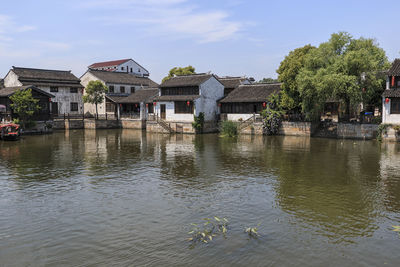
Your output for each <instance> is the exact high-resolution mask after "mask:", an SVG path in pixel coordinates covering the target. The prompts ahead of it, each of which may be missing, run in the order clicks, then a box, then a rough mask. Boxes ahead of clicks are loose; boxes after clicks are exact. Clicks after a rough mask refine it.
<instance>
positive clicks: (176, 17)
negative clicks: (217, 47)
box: [81, 0, 244, 43]
mask: <svg viewBox="0 0 400 267" xmlns="http://www.w3.org/2000/svg"><path fill="white" fill-rule="evenodd" d="M81 7H84V8H90V9H102V8H106V9H107V10H108V11H110V10H111V12H110V15H107V16H102V17H95V18H93V19H94V20H96V21H101V22H103V23H104V24H106V25H121V24H125V25H132V26H134V27H140V28H142V29H146V32H150V33H151V34H153V35H157V36H160V35H161V36H170V37H173V38H191V39H194V40H196V41H197V42H200V43H208V42H218V41H223V40H227V39H232V38H235V37H236V36H237V35H238V33H239V32H240V31H241V30H242V28H243V26H244V24H243V23H241V22H239V21H234V20H232V19H231V17H230V15H229V14H228V13H227V12H226V11H223V10H210V11H200V10H199V8H198V7H197V6H194V5H191V4H190V3H189V2H188V1H187V0H164V1H161V0H142V1H139V0H124V1H122V0H113V1H111V0H98V1H88V2H85V3H83V4H82V5H81ZM112 10H114V11H116V10H118V16H116V15H115V14H114V13H113V12H112Z"/></svg>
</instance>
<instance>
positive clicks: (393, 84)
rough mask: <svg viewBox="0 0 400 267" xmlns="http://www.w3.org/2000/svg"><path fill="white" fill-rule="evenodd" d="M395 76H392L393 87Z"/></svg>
mask: <svg viewBox="0 0 400 267" xmlns="http://www.w3.org/2000/svg"><path fill="white" fill-rule="evenodd" d="M394 79H395V78H394V76H392V87H394Z"/></svg>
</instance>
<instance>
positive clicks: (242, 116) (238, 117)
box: [226, 113, 253, 121]
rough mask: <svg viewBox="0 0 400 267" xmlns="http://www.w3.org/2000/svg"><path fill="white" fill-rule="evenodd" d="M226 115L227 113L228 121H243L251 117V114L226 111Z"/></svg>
mask: <svg viewBox="0 0 400 267" xmlns="http://www.w3.org/2000/svg"><path fill="white" fill-rule="evenodd" d="M226 115H227V120H228V121H240V120H243V121H245V120H247V119H249V118H251V117H253V114H239V113H228V114H226Z"/></svg>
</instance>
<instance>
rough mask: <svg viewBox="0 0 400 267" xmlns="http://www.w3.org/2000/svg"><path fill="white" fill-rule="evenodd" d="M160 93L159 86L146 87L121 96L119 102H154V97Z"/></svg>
mask: <svg viewBox="0 0 400 267" xmlns="http://www.w3.org/2000/svg"><path fill="white" fill-rule="evenodd" d="M157 95H158V88H146V89H142V90H138V91H136V92H135V93H133V94H130V95H129V96H127V97H124V98H121V99H119V100H118V102H117V103H142V102H145V103H146V102H152V101H153V98H154V97H155V96H157Z"/></svg>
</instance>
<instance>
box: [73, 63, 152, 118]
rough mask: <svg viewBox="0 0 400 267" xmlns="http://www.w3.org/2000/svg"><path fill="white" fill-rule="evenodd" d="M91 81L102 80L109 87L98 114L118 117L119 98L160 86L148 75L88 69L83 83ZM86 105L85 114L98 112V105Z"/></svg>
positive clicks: (83, 76) (82, 79)
mask: <svg viewBox="0 0 400 267" xmlns="http://www.w3.org/2000/svg"><path fill="white" fill-rule="evenodd" d="M90 81H101V82H102V83H104V84H105V85H106V86H107V87H108V93H106V94H105V95H104V101H103V103H101V104H99V105H98V114H99V115H106V114H107V115H110V116H116V117H118V114H119V113H120V112H121V110H120V106H119V105H118V104H119V103H118V102H117V100H120V99H121V98H122V97H127V96H129V95H130V94H133V93H135V92H136V91H139V90H141V89H143V88H150V87H158V84H157V83H156V82H154V81H152V80H150V79H149V78H148V77H143V76H136V75H132V74H130V73H126V72H110V71H105V70H91V69H89V70H87V71H86V72H85V73H84V74H83V75H82V77H81V83H82V85H83V86H84V87H86V86H87V85H88V83H89V82H90ZM84 107H85V114H86V113H90V114H92V115H94V114H96V106H95V105H94V104H90V103H85V104H84Z"/></svg>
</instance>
